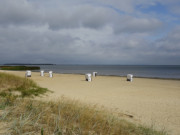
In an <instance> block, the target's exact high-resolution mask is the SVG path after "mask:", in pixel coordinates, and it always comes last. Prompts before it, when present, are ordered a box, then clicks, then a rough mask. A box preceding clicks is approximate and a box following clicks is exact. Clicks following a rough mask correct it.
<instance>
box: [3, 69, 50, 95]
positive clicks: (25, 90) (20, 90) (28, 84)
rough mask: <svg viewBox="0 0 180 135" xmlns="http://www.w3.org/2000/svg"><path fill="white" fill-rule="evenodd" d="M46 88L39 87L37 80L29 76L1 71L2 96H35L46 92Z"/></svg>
mask: <svg viewBox="0 0 180 135" xmlns="http://www.w3.org/2000/svg"><path fill="white" fill-rule="evenodd" d="M47 91H48V89H46V88H41V87H39V86H38V85H37V84H36V83H35V82H33V81H32V80H30V79H27V78H21V77H17V76H14V75H10V74H6V73H0V96H1V97H6V96H14V97H34V96H39V95H41V94H44V93H46V92H47Z"/></svg>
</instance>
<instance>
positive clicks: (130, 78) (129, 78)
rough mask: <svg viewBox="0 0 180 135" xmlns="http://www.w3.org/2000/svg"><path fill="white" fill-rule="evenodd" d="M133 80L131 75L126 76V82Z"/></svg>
mask: <svg viewBox="0 0 180 135" xmlns="http://www.w3.org/2000/svg"><path fill="white" fill-rule="evenodd" d="M132 80H133V75H132V74H127V81H130V82H132Z"/></svg>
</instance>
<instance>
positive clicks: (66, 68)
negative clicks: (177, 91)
mask: <svg viewBox="0 0 180 135" xmlns="http://www.w3.org/2000/svg"><path fill="white" fill-rule="evenodd" d="M40 67H41V69H43V70H45V71H49V70H52V71H53V72H54V73H70V74H71V73H72V74H85V73H92V72H94V71H96V72H98V74H99V75H114V76H126V75H127V74H133V75H134V76H135V77H148V78H174V79H180V65H178V66H174V65H173V66H167V65H166V66H154V65H153V66H149V65H148V66H139V65H138V66H132V65H131V66H130V65H128V66H125V65H124V66H123V65H41V66H40Z"/></svg>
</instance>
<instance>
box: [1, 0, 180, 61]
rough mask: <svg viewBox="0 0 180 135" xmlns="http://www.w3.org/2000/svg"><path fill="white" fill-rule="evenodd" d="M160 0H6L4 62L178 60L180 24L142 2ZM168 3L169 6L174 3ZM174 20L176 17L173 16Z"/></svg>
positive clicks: (3, 15) (2, 59)
mask: <svg viewBox="0 0 180 135" xmlns="http://www.w3.org/2000/svg"><path fill="white" fill-rule="evenodd" d="M156 2H161V3H163V1H161V0H154V1H152V2H151V3H149V2H148V1H142V0H136V1H133V0H127V1H121V0H120V1H117V0H112V1H102V0H97V1H95V0H92V1H84V0H77V1H71V0H69V1H63V0H52V1H48V0H36V1H35V0H6V1H1V2H0V35H1V36H0V48H1V49H0V57H1V63H8V62H13V63H14V62H25V63H27V62H29V63H58V64H77V63H78V64H148V63H151V64H153V63H154V64H159V63H162V64H163V63H167V64H168V63H170V64H173V63H178V61H179V60H178V58H180V57H179V54H180V52H179V50H180V48H179V42H180V41H179V39H180V36H179V35H180V29H179V27H178V25H179V24H176V26H177V27H176V29H175V30H172V26H173V25H172V24H171V27H169V25H168V23H166V25H165V23H164V21H162V20H161V19H159V18H158V17H157V16H156V15H151V14H146V13H144V12H142V11H141V10H138V9H137V5H142V6H150V5H152V4H156ZM168 2H170V1H168V0H167V1H166V2H164V3H163V4H164V5H166V6H168V4H167V3H168ZM168 8H169V9H170V8H171V7H168ZM158 15H160V14H158ZM168 19H169V22H171V21H172V19H171V17H169V16H168ZM164 26H167V28H166V27H164ZM173 27H175V26H173ZM163 29H164V30H163ZM161 30H163V31H161ZM164 58H166V60H169V61H165V60H164ZM179 64H180V63H179Z"/></svg>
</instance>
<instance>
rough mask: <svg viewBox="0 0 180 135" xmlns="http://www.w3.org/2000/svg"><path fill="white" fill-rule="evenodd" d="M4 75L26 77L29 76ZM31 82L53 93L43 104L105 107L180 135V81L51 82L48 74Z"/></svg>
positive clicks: (68, 77) (67, 77) (57, 77)
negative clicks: (67, 100) (64, 102)
mask: <svg viewBox="0 0 180 135" xmlns="http://www.w3.org/2000/svg"><path fill="white" fill-rule="evenodd" d="M0 72H9V73H13V74H15V75H18V76H22V77H24V76H25V72H16V71H0ZM31 79H32V80H34V81H35V82H37V83H38V84H39V85H40V86H42V87H46V88H48V89H49V90H52V91H53V93H49V94H48V96H46V97H44V98H42V100H46V101H49V100H58V98H60V97H61V96H65V97H67V98H71V99H77V100H80V101H82V102H84V103H88V104H89V103H90V104H97V105H99V106H104V107H105V108H107V109H110V110H112V111H113V112H115V113H117V114H118V113H119V114H120V115H122V114H124V116H127V117H129V119H131V121H134V122H136V123H141V124H144V125H148V126H150V125H153V126H155V128H157V129H165V130H166V131H167V132H168V133H170V134H173V135H179V133H180V80H163V79H148V78H134V79H133V82H127V81H126V78H124V77H114V76H97V77H95V78H94V77H93V78H92V82H87V81H85V77H84V75H73V74H54V77H53V78H49V77H48V73H45V76H44V77H41V76H40V73H35V72H33V73H32V77H31Z"/></svg>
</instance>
